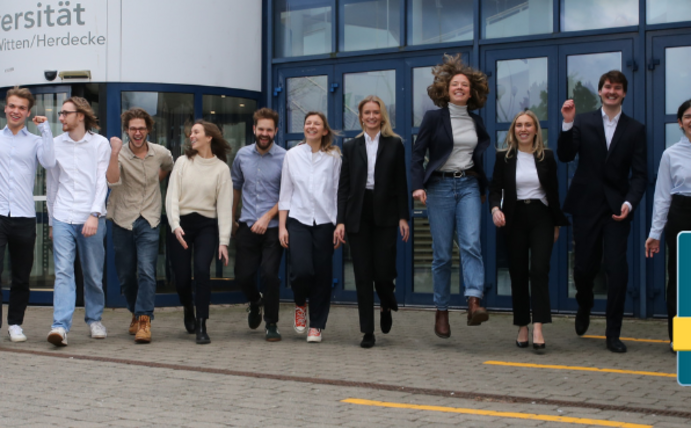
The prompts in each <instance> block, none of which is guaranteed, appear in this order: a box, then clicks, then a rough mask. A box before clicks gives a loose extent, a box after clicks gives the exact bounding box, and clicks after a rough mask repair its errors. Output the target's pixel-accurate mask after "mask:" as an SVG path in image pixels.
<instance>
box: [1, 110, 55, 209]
mask: <svg viewBox="0 0 691 428" xmlns="http://www.w3.org/2000/svg"><path fill="white" fill-rule="evenodd" d="M38 130H39V131H41V136H40V137H39V136H36V135H34V134H32V133H31V132H29V131H28V130H27V129H26V126H25V127H23V128H22V129H21V130H19V132H17V135H14V134H13V133H12V131H11V130H10V129H9V128H8V127H7V126H5V128H4V129H3V130H2V131H0V215H2V216H5V217H7V216H10V215H11V216H12V217H28V218H34V217H36V204H35V203H34V182H35V180H36V168H37V166H38V164H37V162H40V163H41V165H43V167H44V168H52V167H53V166H55V151H54V150H53V133H52V132H51V131H50V125H49V124H48V122H43V123H42V124H40V125H38Z"/></svg>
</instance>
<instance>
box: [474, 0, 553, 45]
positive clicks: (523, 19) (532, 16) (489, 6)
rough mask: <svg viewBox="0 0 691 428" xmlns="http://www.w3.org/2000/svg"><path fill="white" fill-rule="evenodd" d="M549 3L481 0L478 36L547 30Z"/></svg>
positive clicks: (541, 0) (548, 0)
mask: <svg viewBox="0 0 691 428" xmlns="http://www.w3.org/2000/svg"><path fill="white" fill-rule="evenodd" d="M552 2H553V0H502V1H497V0H482V15H481V16H482V38H483V39H495V38H498V37H515V36H527V35H531V34H544V33H551V32H552V31H553V28H552V22H553V16H552Z"/></svg>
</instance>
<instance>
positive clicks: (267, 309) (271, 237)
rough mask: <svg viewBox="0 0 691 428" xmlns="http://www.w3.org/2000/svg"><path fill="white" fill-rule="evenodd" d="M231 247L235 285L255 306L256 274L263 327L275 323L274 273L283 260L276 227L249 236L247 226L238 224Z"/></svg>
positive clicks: (276, 290) (276, 292) (276, 295)
mask: <svg viewBox="0 0 691 428" xmlns="http://www.w3.org/2000/svg"><path fill="white" fill-rule="evenodd" d="M235 245H236V248H237V251H236V252H235V281H236V282H237V283H238V284H240V287H241V288H242V292H243V293H244V294H245V297H246V298H247V299H248V300H249V301H250V302H251V303H254V302H257V301H258V300H259V299H260V298H261V296H260V295H259V290H257V271H259V273H260V277H261V284H262V286H263V289H264V298H263V301H264V321H265V322H266V323H267V324H273V323H277V322H278V303H279V298H280V295H279V292H280V286H281V280H280V279H279V278H278V270H279V268H280V266H281V256H283V247H281V243H280V242H279V241H278V227H270V228H268V229H266V232H264V234H263V235H259V234H257V233H254V232H252V231H251V230H250V227H249V226H247V223H240V226H239V227H238V231H237V233H236V235H235Z"/></svg>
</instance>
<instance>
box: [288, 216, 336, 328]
mask: <svg viewBox="0 0 691 428" xmlns="http://www.w3.org/2000/svg"><path fill="white" fill-rule="evenodd" d="M287 223H288V224H287V226H286V227H287V228H288V235H289V238H288V240H289V254H290V286H291V288H292V289H293V295H294V298H295V304H296V305H298V306H303V305H305V303H306V302H307V299H309V302H310V305H309V316H310V328H321V329H323V328H325V327H326V319H327V318H328V317H329V308H330V306H331V284H332V283H333V267H332V264H331V262H332V260H331V258H332V257H333V253H334V246H333V233H334V229H335V226H334V225H333V224H331V223H325V224H320V225H313V226H307V225H304V224H302V223H300V222H299V221H297V220H295V219H292V218H288V222H287Z"/></svg>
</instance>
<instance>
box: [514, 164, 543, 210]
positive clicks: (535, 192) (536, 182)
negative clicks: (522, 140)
mask: <svg viewBox="0 0 691 428" xmlns="http://www.w3.org/2000/svg"><path fill="white" fill-rule="evenodd" d="M516 153H518V156H517V157H516V199H517V200H519V201H522V200H524V199H539V200H541V201H542V203H543V204H545V205H549V204H548V203H547V193H545V190H544V189H543V188H542V185H541V184H540V178H539V177H538V176H537V167H536V166H535V156H533V154H532V153H524V152H521V151H517V152H516Z"/></svg>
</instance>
